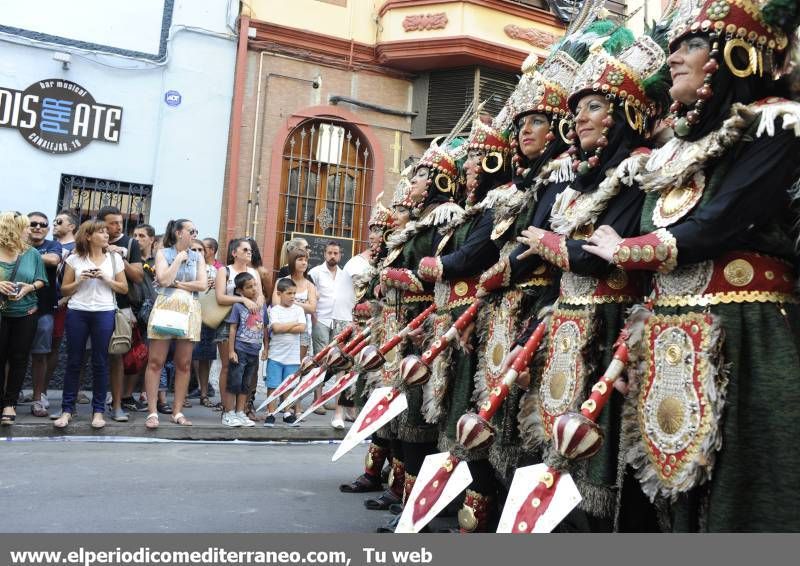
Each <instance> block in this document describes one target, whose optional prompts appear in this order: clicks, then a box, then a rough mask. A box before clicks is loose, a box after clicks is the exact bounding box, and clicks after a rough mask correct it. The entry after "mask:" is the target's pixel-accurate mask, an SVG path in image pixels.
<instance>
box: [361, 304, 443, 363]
mask: <svg viewBox="0 0 800 566" xmlns="http://www.w3.org/2000/svg"><path fill="white" fill-rule="evenodd" d="M434 312H436V305H435V304H432V305H429V306H428V308H426V309H425V310H424V311H422V312H421V313H419V314H418V315H417V316H416V317H414V319H413V320H412V321H411V322H409V323H408V324H407V325H405V326H404V327H403V329H402V330H400V332H398V333H397V334H395V335H394V336H392V337H391V338H389V340H387V341H386V342H384V343H383V344H381V345H380V347H375V346H369V347H368V348H366V349H364V351H363V353H362V354H361V357H360V358H359V360H358V365H359V366H360V368H361V370H362V371H375V370H376V369H378V368H380V367H381V366H383V364H384V363H386V354H387V353H388V352H389V351H391V350H392V348H394V347H395V346H397V345H398V344H399V343H400V342H401V341H402V340H403V339H404V338H405V337H406V336H408V334H409V333H410V332H413V331H414V330H416V329H417V328H419V327H420V326H422V323H423V322H425V320H426V319H427V318H428V317H429V316H430V315H431V314H433V313H434Z"/></svg>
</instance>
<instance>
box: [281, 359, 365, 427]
mask: <svg viewBox="0 0 800 566" xmlns="http://www.w3.org/2000/svg"><path fill="white" fill-rule="evenodd" d="M357 380H358V372H357V371H355V370H350V371H348V372H345V373H342V374H341V375H340V376H339V378H338V379H337V380H336V383H334V384H333V386H332V387H331V388H330V389H328V390H327V391H323V392H322V395H320V396H319V397H318V398H317V399H316V400H315V401H314V402H313V403H311V405H309V406H308V408H307V409H306V410H305V411H304V412H303V414H302V415H300V416H299V417H297V420H296V421H295V422H298V423H299V422H300V421H302V420H303V419H305V418H306V417H307V416H308V415H310V414H311V413H313V412H314V411H316V410H317V408H319V407H321V406H322V405H324V404H325V403H327V402H328V401H329V400H330V399H332V398H333V397H335V396H336V395H338V394H339V393H341V392H342V391H345V390H346V389H349V388H350V387H351V386H353V385H355V383H356V381H357Z"/></svg>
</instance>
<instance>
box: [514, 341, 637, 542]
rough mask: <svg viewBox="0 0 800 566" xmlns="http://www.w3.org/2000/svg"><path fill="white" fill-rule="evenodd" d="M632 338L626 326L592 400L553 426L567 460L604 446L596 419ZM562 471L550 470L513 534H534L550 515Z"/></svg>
mask: <svg viewBox="0 0 800 566" xmlns="http://www.w3.org/2000/svg"><path fill="white" fill-rule="evenodd" d="M629 336H630V332H629V328H628V326H626V327H625V328H623V329H622V332H620V336H619V338H617V342H616V343H615V346H616V349H615V350H614V358H613V359H612V360H611V363H610V364H608V367H607V368H606V371H605V373H604V374H603V376H602V377H600V379H598V380H597V383H595V384H594V386H593V387H592V393H591V395H590V396H589V398H588V399H587V400H586V401H584V402H583V404H582V405H581V412H580V413H564V414H563V415H561V416H559V417H558V418H557V419H556V422H555V424H554V426H553V445H554V447H555V449H556V451H557V452H558V453H559V454H561V455H562V456H565V457H567V458H570V459H573V460H582V459H585V458H591V457H592V456H594V455H595V454H596V453H597V451H598V450H600V446H601V445H602V443H603V432H602V430H601V429H600V427H598V426H597V423H596V421H597V417H598V416H599V415H600V412H601V411H602V410H603V407H605V405H606V403H607V402H608V400H609V399H610V398H611V393H612V392H613V390H614V382H616V381H617V379H619V376H620V375H621V374H622V370H624V369H625V365H626V364H627V363H628V344H627V339H628V337H629ZM562 474H563V472H561V471H559V470H556V469H555V468H552V467H548V469H547V471H546V472H545V473H544V474H542V477H541V478H540V479H539V481H538V483H537V484H536V486H535V487H534V488H533V490H531V492H530V493H529V494H528V497H527V498H526V499H525V502H524V503H523V504H522V506H521V507H520V508H519V511H518V512H517V516H516V518H515V519H514V527H513V529H512V531H511V532H513V533H531V532H533V531H534V529H535V527H536V523H537V522H538V521H539V519H540V518H541V517H542V516H543V515H544V514H545V513H546V512H547V508H548V507H549V505H550V502H552V501H553V498H554V497H555V495H556V492H557V491H558V486H559V480H560V479H561V477H562Z"/></svg>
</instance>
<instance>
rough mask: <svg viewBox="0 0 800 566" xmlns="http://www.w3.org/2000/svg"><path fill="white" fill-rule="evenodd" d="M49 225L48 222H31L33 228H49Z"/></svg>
mask: <svg viewBox="0 0 800 566" xmlns="http://www.w3.org/2000/svg"><path fill="white" fill-rule="evenodd" d="M48 226H49V224H48V223H47V222H31V228H47V227H48Z"/></svg>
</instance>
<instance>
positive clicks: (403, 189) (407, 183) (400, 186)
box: [392, 163, 417, 210]
mask: <svg viewBox="0 0 800 566" xmlns="http://www.w3.org/2000/svg"><path fill="white" fill-rule="evenodd" d="M416 168H417V165H416V163H412V164H411V165H409V166H408V167H406V168H405V169H403V170H402V171H401V172H400V180H399V181H398V182H397V186H396V187H395V189H394V195H393V196H392V208H394V207H397V206H402V207H405V208H408V209H409V210H410V209H412V208H414V204H415V203H414V202H412V201H411V199H410V197H409V195H410V194H411V179H410V176H411V174H412V173H413V172H414V170H415V169H416Z"/></svg>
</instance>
